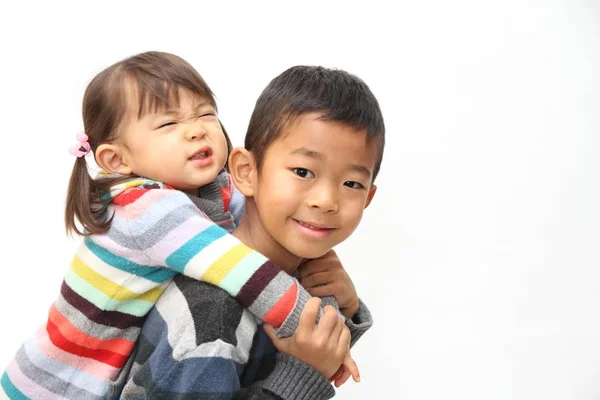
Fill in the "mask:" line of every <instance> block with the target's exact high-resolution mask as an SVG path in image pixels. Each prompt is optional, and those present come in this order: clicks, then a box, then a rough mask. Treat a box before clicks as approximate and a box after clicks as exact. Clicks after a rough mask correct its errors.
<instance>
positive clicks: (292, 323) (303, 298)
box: [276, 281, 320, 338]
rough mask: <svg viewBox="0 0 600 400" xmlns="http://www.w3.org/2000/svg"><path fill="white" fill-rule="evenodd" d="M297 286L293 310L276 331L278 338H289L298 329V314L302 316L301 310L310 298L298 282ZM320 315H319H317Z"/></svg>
mask: <svg viewBox="0 0 600 400" xmlns="http://www.w3.org/2000/svg"><path fill="white" fill-rule="evenodd" d="M296 284H297V285H298V296H297V297H296V304H294V309H293V310H292V312H291V313H290V315H288V316H287V318H286V319H285V321H283V324H281V326H280V327H279V329H277V332H276V335H277V337H279V338H284V337H290V336H292V335H293V334H294V332H295V331H296V328H298V321H299V320H300V314H302V310H304V306H305V305H306V302H307V301H308V299H310V298H311V295H310V294H309V293H308V292H307V291H306V289H304V288H303V287H302V285H300V283H299V282H298V281H296ZM319 314H320V313H319Z"/></svg>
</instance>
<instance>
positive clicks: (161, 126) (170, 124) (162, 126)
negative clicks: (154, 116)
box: [158, 121, 177, 129]
mask: <svg viewBox="0 0 600 400" xmlns="http://www.w3.org/2000/svg"><path fill="white" fill-rule="evenodd" d="M175 124H177V122H175V121H169V122H165V123H164V124H160V125H159V127H158V129H162V128H165V127H167V126H172V125H175Z"/></svg>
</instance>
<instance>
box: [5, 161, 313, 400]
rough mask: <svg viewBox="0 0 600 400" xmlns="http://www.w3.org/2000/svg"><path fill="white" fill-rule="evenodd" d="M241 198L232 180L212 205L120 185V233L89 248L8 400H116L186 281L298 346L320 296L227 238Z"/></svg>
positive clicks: (145, 183)
mask: <svg viewBox="0 0 600 400" xmlns="http://www.w3.org/2000/svg"><path fill="white" fill-rule="evenodd" d="M232 190H233V189H232V186H231V182H230V179H229V177H228V175H227V174H226V173H225V172H223V173H222V174H220V175H219V177H218V178H217V179H216V180H215V182H213V183H212V186H207V187H203V190H202V196H204V197H203V198H199V197H192V196H188V195H186V194H185V193H183V192H181V191H178V190H174V189H172V188H170V187H169V186H167V185H165V184H163V183H161V182H156V181H152V180H148V179H139V178H136V179H132V180H130V181H127V182H124V183H121V184H119V185H115V186H114V187H113V188H112V189H111V191H110V194H109V196H110V198H112V203H111V205H110V206H109V216H112V217H113V219H112V223H111V226H110V229H109V230H108V232H106V233H104V234H98V235H91V236H88V237H86V238H85V239H84V240H83V243H82V244H81V246H80V247H79V249H78V250H77V253H76V255H75V257H74V259H73V261H72V263H71V266H70V268H69V269H68V271H67V273H66V275H65V278H64V281H63V283H62V285H61V289H60V294H59V296H58V298H57V299H56V301H55V302H54V304H52V306H51V307H50V310H49V313H48V320H47V322H46V324H45V325H43V326H42V327H40V329H39V330H38V331H37V332H36V334H35V335H34V336H33V337H31V338H30V339H29V340H28V341H27V342H25V343H24V344H23V345H22V347H21V348H20V349H19V350H18V352H17V354H16V356H15V357H14V359H13V360H12V361H11V362H10V364H9V365H8V367H7V369H6V371H5V372H4V374H3V375H2V378H1V379H0V386H1V388H2V389H3V391H4V392H5V393H6V395H7V396H8V397H9V398H11V399H23V398H33V399H86V400H90V399H103V398H106V396H107V394H108V393H109V392H110V391H111V390H112V389H111V387H112V385H114V381H115V380H116V379H117V378H118V376H119V374H120V372H121V370H122V369H123V367H124V365H125V364H126V362H127V360H128V359H129V356H130V355H131V354H132V351H133V349H134V345H135V343H136V341H137V339H138V337H139V335H140V331H141V327H142V325H143V322H144V319H145V317H146V316H147V314H148V312H149V311H150V310H151V309H152V308H153V307H154V304H155V303H156V302H157V300H158V299H159V298H160V297H161V295H163V292H164V291H165V288H166V287H167V286H168V284H169V283H170V282H171V281H172V279H173V277H174V276H175V275H177V274H184V275H187V276H189V277H191V278H193V279H196V280H201V281H205V282H208V283H210V284H212V285H216V286H218V287H220V288H222V289H223V290H224V291H225V292H226V293H228V294H229V295H230V296H232V297H233V299H235V301H238V302H239V303H240V305H241V306H243V307H245V308H247V309H248V310H249V312H250V313H252V314H253V315H255V316H256V317H258V318H260V319H261V320H264V321H266V322H268V323H270V324H272V325H274V326H276V327H279V330H278V334H279V335H280V336H290V335H291V334H292V333H293V332H294V330H295V328H296V326H297V323H298V318H299V315H300V312H301V311H302V308H303V307H304V304H305V303H306V301H307V300H308V299H309V298H310V295H309V294H308V293H307V292H306V291H305V290H304V289H303V288H302V286H300V285H299V283H298V281H297V280H295V279H293V278H292V277H290V276H289V275H287V274H286V273H284V272H283V271H282V270H281V269H280V268H279V267H277V266H276V265H274V264H272V263H271V262H270V261H269V260H268V259H267V258H265V257H264V256H262V255H261V254H259V253H257V252H255V251H253V250H252V249H250V248H249V247H247V246H245V245H244V244H243V243H241V242H240V241H239V240H237V239H236V238H235V237H233V236H231V235H229V234H228V231H227V230H226V229H223V227H225V228H227V229H229V230H231V229H233V227H234V223H233V221H234V218H233V216H232V215H231V213H230V212H229V203H230V202H229V201H228V199H231V198H232V197H235V196H234V193H232ZM110 198H109V199H110ZM224 200H225V201H224ZM198 207H201V208H202V211H201V210H200V209H199V208H198ZM237 208H238V209H243V208H242V207H240V206H239V204H238V205H237ZM203 210H206V212H203ZM207 214H208V216H209V217H210V218H214V219H215V221H217V222H218V223H219V225H221V226H219V225H217V224H215V223H214V222H212V221H211V220H210V219H209V218H208V217H207ZM233 299H232V300H233Z"/></svg>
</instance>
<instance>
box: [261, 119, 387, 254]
mask: <svg viewBox="0 0 600 400" xmlns="http://www.w3.org/2000/svg"><path fill="white" fill-rule="evenodd" d="M321 115H322V112H314V113H307V114H304V115H301V116H300V117H299V118H297V119H296V120H295V121H294V122H293V123H291V124H289V125H288V126H287V127H286V128H284V130H283V135H282V136H281V137H280V138H278V139H277V140H275V141H274V142H273V143H272V144H271V145H270V146H269V148H268V149H267V151H266V153H265V156H264V159H263V165H262V168H261V172H260V176H259V177H258V179H257V180H256V181H255V184H254V185H253V186H254V187H253V197H254V201H255V203H256V207H257V210H258V213H259V215H260V219H261V221H262V225H263V227H264V229H265V231H266V233H268V234H269V236H271V237H272V238H273V239H274V240H275V241H276V242H278V243H279V244H280V245H281V246H282V247H284V248H285V249H286V250H287V251H289V252H290V253H292V254H294V255H296V256H298V257H302V258H316V257H319V256H321V255H323V254H324V253H326V252H327V251H328V250H330V249H331V248H332V247H334V246H335V245H337V244H338V243H340V242H342V241H344V240H345V239H346V238H348V236H350V234H351V233H352V232H353V231H354V229H356V227H357V226H358V223H359V222H360V220H361V218H362V215H363V210H364V209H365V207H366V206H367V205H368V204H369V202H370V201H371V199H372V198H373V195H374V194H375V189H376V188H375V186H374V185H372V183H371V181H372V178H371V177H372V172H373V167H374V166H375V162H376V159H377V148H376V144H375V141H372V142H371V143H369V144H367V142H366V131H357V130H355V129H354V128H353V127H350V126H348V125H345V124H343V123H340V122H335V121H324V120H319V119H318V118H319V117H320V116H321Z"/></svg>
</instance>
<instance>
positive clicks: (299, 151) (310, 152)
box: [290, 147, 324, 158]
mask: <svg viewBox="0 0 600 400" xmlns="http://www.w3.org/2000/svg"><path fill="white" fill-rule="evenodd" d="M290 154H291V155H294V154H300V155H302V156H306V157H310V158H324V157H323V154H321V153H317V152H316V151H314V150H311V149H308V148H306V147H298V148H297V149H296V150H294V151H292V152H291V153H290Z"/></svg>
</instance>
